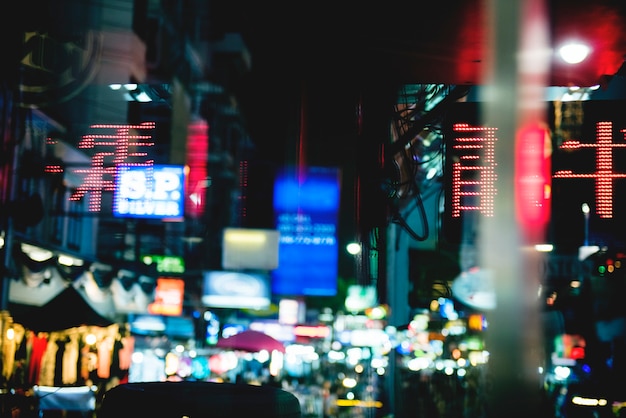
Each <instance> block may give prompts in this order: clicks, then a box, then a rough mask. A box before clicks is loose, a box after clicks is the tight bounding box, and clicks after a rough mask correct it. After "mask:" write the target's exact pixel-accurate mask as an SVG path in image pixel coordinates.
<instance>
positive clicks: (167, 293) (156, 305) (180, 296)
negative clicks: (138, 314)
mask: <svg viewBox="0 0 626 418" xmlns="http://www.w3.org/2000/svg"><path fill="white" fill-rule="evenodd" d="M154 295H155V296H154V302H152V303H151V304H149V305H148V312H149V313H151V314H153V315H173V316H179V315H182V313H183V300H184V297H185V282H184V281H183V279H178V278H172V277H159V278H157V285H156V289H155V293H154Z"/></svg>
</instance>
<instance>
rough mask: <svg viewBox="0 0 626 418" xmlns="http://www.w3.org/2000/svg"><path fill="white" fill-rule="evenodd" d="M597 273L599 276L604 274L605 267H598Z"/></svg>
mask: <svg viewBox="0 0 626 418" xmlns="http://www.w3.org/2000/svg"><path fill="white" fill-rule="evenodd" d="M598 273H600V274H604V273H606V266H599V267H598Z"/></svg>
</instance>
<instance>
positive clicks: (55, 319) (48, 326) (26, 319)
mask: <svg viewBox="0 0 626 418" xmlns="http://www.w3.org/2000/svg"><path fill="white" fill-rule="evenodd" d="M9 313H10V314H11V316H12V317H13V321H14V322H16V323H18V324H21V325H23V326H24V327H25V328H28V329H31V330H33V331H36V332H51V331H62V330H65V329H69V328H74V327H79V326H82V325H93V326H100V327H107V326H109V325H113V323H114V322H113V321H111V320H110V319H107V318H105V317H103V316H102V315H100V314H99V313H97V312H96V311H95V310H94V309H93V308H92V307H91V306H90V305H89V303H88V302H87V301H85V299H84V298H83V297H82V296H81V295H80V293H79V292H78V290H76V289H75V288H74V287H73V286H68V287H67V288H66V289H65V290H63V291H62V292H60V293H59V294H58V295H57V296H55V297H54V299H52V300H50V301H49V302H48V303H46V304H45V305H43V306H32V305H24V304H17V303H9Z"/></svg>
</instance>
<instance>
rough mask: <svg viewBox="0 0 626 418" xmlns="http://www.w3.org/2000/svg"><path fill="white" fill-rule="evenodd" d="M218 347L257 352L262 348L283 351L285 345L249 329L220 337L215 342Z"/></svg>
mask: <svg viewBox="0 0 626 418" xmlns="http://www.w3.org/2000/svg"><path fill="white" fill-rule="evenodd" d="M215 346H216V347H219V348H229V349H231V350H241V351H250V352H253V353H254V352H257V351H262V350H267V351H274V350H276V351H280V352H281V353H284V352H285V346H284V345H283V343H281V342H280V341H278V340H277V339H275V338H273V337H270V336H269V335H267V334H265V333H263V332H260V331H254V330H251V329H248V330H245V331H242V332H239V333H237V334H235V335H233V336H230V337H228V338H221V339H219V340H218V341H217V344H215Z"/></svg>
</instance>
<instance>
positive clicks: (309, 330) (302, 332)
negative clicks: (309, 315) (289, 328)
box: [293, 325, 330, 338]
mask: <svg viewBox="0 0 626 418" xmlns="http://www.w3.org/2000/svg"><path fill="white" fill-rule="evenodd" d="M293 333H294V335H295V336H297V337H310V338H325V337H328V335H329V334H330V330H329V329H328V327H310V326H306V325H298V326H296V327H294V329H293Z"/></svg>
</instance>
